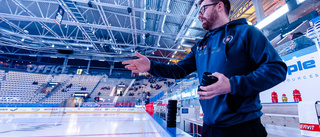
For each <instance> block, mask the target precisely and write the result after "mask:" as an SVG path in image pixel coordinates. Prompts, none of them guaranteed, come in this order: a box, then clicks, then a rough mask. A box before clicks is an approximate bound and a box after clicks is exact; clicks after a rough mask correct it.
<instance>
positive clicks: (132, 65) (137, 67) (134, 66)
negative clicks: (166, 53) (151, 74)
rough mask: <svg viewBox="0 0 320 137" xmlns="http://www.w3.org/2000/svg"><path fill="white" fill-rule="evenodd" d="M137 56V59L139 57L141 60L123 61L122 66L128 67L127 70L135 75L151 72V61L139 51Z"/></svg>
mask: <svg viewBox="0 0 320 137" xmlns="http://www.w3.org/2000/svg"><path fill="white" fill-rule="evenodd" d="M135 54H136V56H137V57H139V59H135V60H127V61H123V62H122V64H124V65H126V66H125V68H127V69H129V70H131V71H132V72H133V73H139V72H147V71H149V70H150V60H149V59H148V58H147V57H146V56H143V55H141V54H140V53H138V52H137V51H136V52H135Z"/></svg>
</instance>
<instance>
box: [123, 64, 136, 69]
mask: <svg viewBox="0 0 320 137" xmlns="http://www.w3.org/2000/svg"><path fill="white" fill-rule="evenodd" d="M129 67H136V65H134V64H130V65H126V66H125V68H129Z"/></svg>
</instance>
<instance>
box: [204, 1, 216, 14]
mask: <svg viewBox="0 0 320 137" xmlns="http://www.w3.org/2000/svg"><path fill="white" fill-rule="evenodd" d="M218 3H219V2H216V3H212V4H207V5H203V6H202V7H201V8H200V10H199V13H200V14H201V15H203V14H204V13H205V12H206V7H208V6H212V5H217V4H218Z"/></svg>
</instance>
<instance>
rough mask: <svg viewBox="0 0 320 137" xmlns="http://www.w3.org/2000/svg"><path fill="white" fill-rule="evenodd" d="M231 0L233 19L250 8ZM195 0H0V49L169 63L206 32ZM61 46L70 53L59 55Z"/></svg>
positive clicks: (15, 52)
mask: <svg viewBox="0 0 320 137" xmlns="http://www.w3.org/2000/svg"><path fill="white" fill-rule="evenodd" d="M230 1H231V5H232V9H231V10H232V11H233V12H232V15H231V18H232V19H237V18H240V17H243V15H245V13H246V12H252V7H253V5H252V2H251V0H230ZM274 1H279V0H274ZM197 2H198V0H0V5H1V8H0V46H1V47H0V52H1V53H0V54H2V55H21V56H31V57H58V58H79V59H92V60H104V61H110V62H114V61H117V62H119V61H120V62H121V61H123V60H126V59H128V58H132V57H133V56H134V51H138V52H140V53H142V54H145V55H146V56H147V57H149V58H150V59H152V60H158V61H161V62H166V63H168V62H174V61H176V60H180V59H182V58H183V57H184V56H185V55H186V54H187V53H188V50H190V47H192V46H193V44H195V43H196V42H197V41H198V40H199V39H201V38H202V36H203V35H204V34H205V31H203V30H202V27H201V23H200V21H199V20H198V19H197V15H198V7H197V5H196V4H197ZM59 6H61V8H62V9H63V10H64V14H63V17H62V21H61V24H60V25H59V24H58V23H56V22H55V19H57V18H56V14H57V11H58V8H59ZM250 14H254V13H250ZM253 16H254V15H252V16H250V18H253ZM58 21H59V20H58ZM66 50H72V51H73V54H61V51H65V52H66ZM59 51H60V52H59Z"/></svg>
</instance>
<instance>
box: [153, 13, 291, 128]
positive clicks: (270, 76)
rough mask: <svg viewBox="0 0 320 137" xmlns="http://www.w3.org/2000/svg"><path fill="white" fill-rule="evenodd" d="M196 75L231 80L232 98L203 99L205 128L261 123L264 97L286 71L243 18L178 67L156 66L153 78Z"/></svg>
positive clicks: (211, 35) (215, 33)
mask: <svg viewBox="0 0 320 137" xmlns="http://www.w3.org/2000/svg"><path fill="white" fill-rule="evenodd" d="M194 71H197V72H198V76H199V81H201V80H202V75H203V73H204V72H212V73H214V72H219V73H222V74H224V75H225V76H226V77H227V78H229V80H230V84H231V93H228V94H223V95H219V96H216V97H214V98H212V99H208V100H200V103H201V107H202V109H203V114H204V118H203V121H204V123H205V124H206V125H210V126H214V127H226V126H231V125H235V124H239V123H243V122H246V121H249V120H252V119H256V118H259V117H260V116H261V115H262V112H261V108H262V106H261V104H260V98H259V93H260V92H261V91H264V90H266V89H269V88H271V87H273V86H275V85H277V84H279V83H280V82H282V81H284V80H285V78H286V73H287V66H286V64H285V63H284V62H283V61H282V59H281V58H280V57H279V55H278V53H277V52H276V51H275V49H274V48H273V47H272V45H271V44H270V42H269V41H268V39H267V38H266V37H265V36H264V35H263V33H262V32H261V31H259V30H258V29H257V28H255V27H254V26H250V25H248V24H247V21H246V19H239V20H235V21H231V22H229V23H227V24H225V25H223V26H221V27H219V28H216V29H214V30H213V31H210V32H208V33H207V34H206V35H205V37H204V39H202V40H201V41H199V42H198V43H197V44H195V45H194V46H193V47H192V49H191V52H190V53H189V54H187V55H186V56H185V58H184V59H183V60H181V61H179V62H178V63H177V64H176V65H167V64H164V63H160V62H155V61H151V69H150V70H149V73H151V74H152V75H155V76H162V77H167V78H175V79H179V78H183V77H185V76H187V75H188V74H190V73H192V72H194Z"/></svg>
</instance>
